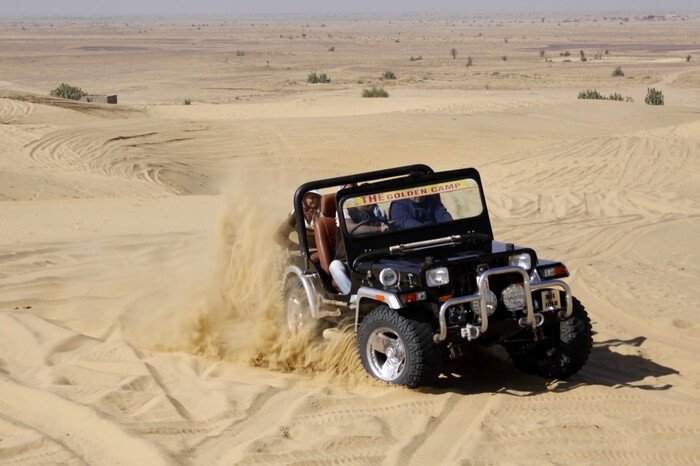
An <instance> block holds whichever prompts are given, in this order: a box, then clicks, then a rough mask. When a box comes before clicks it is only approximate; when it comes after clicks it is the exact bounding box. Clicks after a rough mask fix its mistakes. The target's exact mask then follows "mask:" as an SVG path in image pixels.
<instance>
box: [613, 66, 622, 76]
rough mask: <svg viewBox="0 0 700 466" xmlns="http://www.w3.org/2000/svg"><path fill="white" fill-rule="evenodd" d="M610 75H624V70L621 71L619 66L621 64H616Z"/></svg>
mask: <svg viewBox="0 0 700 466" xmlns="http://www.w3.org/2000/svg"><path fill="white" fill-rule="evenodd" d="M612 75H613V76H614V77H618V76H624V75H625V72H624V71H622V67H621V66H618V67H617V68H615V71H613V72H612Z"/></svg>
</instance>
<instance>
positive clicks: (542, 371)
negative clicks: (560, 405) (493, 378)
mask: <svg viewBox="0 0 700 466" xmlns="http://www.w3.org/2000/svg"><path fill="white" fill-rule="evenodd" d="M573 301H574V302H573V306H574V309H573V313H572V315H571V317H569V318H568V319H566V320H563V321H561V322H559V324H558V325H552V326H550V327H549V328H545V329H544V330H543V333H544V338H543V339H542V340H541V341H537V342H530V343H524V344H522V343H521V344H509V345H504V346H505V348H506V350H507V351H508V354H510V357H511V358H512V359H513V363H514V364H515V367H517V368H518V369H519V370H520V371H522V372H525V373H526V374H532V375H539V376H540V377H545V378H548V379H566V378H568V377H571V376H572V375H574V374H575V373H576V372H578V371H579V370H580V369H581V368H582V367H583V365H584V364H585V363H586V361H587V360H588V355H589V354H590V352H591V347H592V345H593V334H592V330H591V321H590V319H589V318H588V313H587V312H586V309H585V308H584V307H583V305H582V304H581V302H580V301H579V300H578V299H576V298H574V299H573Z"/></svg>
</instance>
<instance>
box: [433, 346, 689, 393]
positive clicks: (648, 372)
mask: <svg viewBox="0 0 700 466" xmlns="http://www.w3.org/2000/svg"><path fill="white" fill-rule="evenodd" d="M645 341H646V337H643V336H639V337H636V338H632V339H629V340H619V339H612V340H605V341H594V343H593V349H592V350H591V354H590V356H589V358H588V362H587V363H586V365H585V366H584V367H583V369H581V371H580V372H579V373H577V374H575V375H574V376H572V377H571V378H570V379H568V380H556V381H551V380H546V379H543V378H541V377H537V376H531V375H527V374H523V373H521V372H519V371H518V370H517V369H516V368H515V366H514V365H513V364H512V361H510V360H509V359H508V354H507V353H506V351H505V350H504V349H503V348H502V347H500V346H497V347H493V348H480V347H477V348H475V349H474V350H473V351H471V352H470V353H469V354H465V355H464V357H462V358H460V359H455V360H450V361H449V363H448V364H447V365H446V366H445V368H444V371H443V374H442V375H441V376H440V378H439V379H438V381H437V382H436V383H435V384H434V385H433V386H431V387H425V388H424V389H421V391H423V392H425V393H447V392H455V393H461V394H475V393H485V392H498V393H505V394H510V395H513V396H532V395H537V394H539V393H543V392H564V391H568V390H571V389H574V388H576V387H579V386H584V385H602V386H606V387H613V388H622V387H630V388H636V389H641V390H668V389H669V388H671V387H672V385H671V384H668V383H653V380H652V382H650V381H649V380H646V379H647V378H648V377H652V378H659V377H663V376H666V375H671V374H678V371H677V370H675V369H673V368H671V367H666V366H663V365H661V364H658V363H655V362H654V361H652V360H650V359H648V358H646V357H644V356H642V355H641V354H639V353H640V352H639V351H638V350H637V351H635V350H633V349H632V350H630V349H631V348H639V347H641V345H642V344H643V343H644V342H645ZM617 347H627V348H625V349H622V351H621V352H618V351H615V350H613V348H617ZM623 352H624V353H637V354H622V353H623Z"/></svg>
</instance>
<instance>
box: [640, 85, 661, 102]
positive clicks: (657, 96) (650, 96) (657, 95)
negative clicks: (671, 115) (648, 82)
mask: <svg viewBox="0 0 700 466" xmlns="http://www.w3.org/2000/svg"><path fill="white" fill-rule="evenodd" d="M644 102H645V103H646V104H648V105H663V104H664V94H663V92H661V91H659V90H657V89H655V88H653V87H652V88H651V89H647V96H646V97H645V98H644Z"/></svg>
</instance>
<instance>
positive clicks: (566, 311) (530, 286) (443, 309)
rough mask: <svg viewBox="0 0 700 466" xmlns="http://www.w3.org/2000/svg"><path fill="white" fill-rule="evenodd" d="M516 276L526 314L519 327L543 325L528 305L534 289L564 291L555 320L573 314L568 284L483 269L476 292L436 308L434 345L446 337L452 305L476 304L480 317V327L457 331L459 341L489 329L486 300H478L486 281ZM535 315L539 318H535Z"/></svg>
mask: <svg viewBox="0 0 700 466" xmlns="http://www.w3.org/2000/svg"><path fill="white" fill-rule="evenodd" d="M512 273H517V274H519V275H521V276H522V277H523V288H524V290H525V311H526V315H525V317H523V318H522V319H520V320H521V325H522V326H523V327H532V328H536V327H538V326H540V325H541V324H542V322H543V316H542V315H541V314H539V313H537V314H536V313H535V309H534V306H533V304H532V292H533V291H537V290H543V289H549V288H558V289H560V290H562V291H563V292H564V296H565V305H564V308H563V309H562V310H560V311H559V318H560V319H566V318H568V317H569V316H570V315H571V313H572V312H573V300H572V297H571V289H570V288H569V285H567V284H566V283H565V282H563V281H561V280H546V281H540V280H530V277H529V276H528V275H527V272H526V271H525V270H523V269H521V268H520V267H513V266H509V267H496V268H493V269H488V270H485V271H484V272H482V273H481V275H479V276H478V277H477V279H476V282H477V289H478V293H475V294H471V295H467V296H460V297H457V298H450V299H448V300H447V301H445V302H444V303H443V304H442V305H441V306H440V311H439V315H438V320H439V322H440V333H438V334H436V335H435V336H434V337H433V339H434V340H435V343H440V342H442V341H445V339H446V338H447V318H446V314H447V310H448V309H449V308H451V307H452V306H457V305H461V304H467V303H472V302H474V301H476V302H478V303H479V315H480V317H481V324H480V325H473V324H467V325H466V326H465V327H463V328H462V329H461V334H462V338H466V339H467V340H469V341H471V340H474V339H476V338H478V337H479V336H480V335H483V334H484V333H485V332H486V330H488V328H489V316H488V313H487V312H486V301H485V300H483V299H481V298H482V296H483V295H484V292H485V291H486V290H487V289H488V279H489V277H491V276H494V275H503V274H512ZM538 316H539V317H538Z"/></svg>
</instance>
